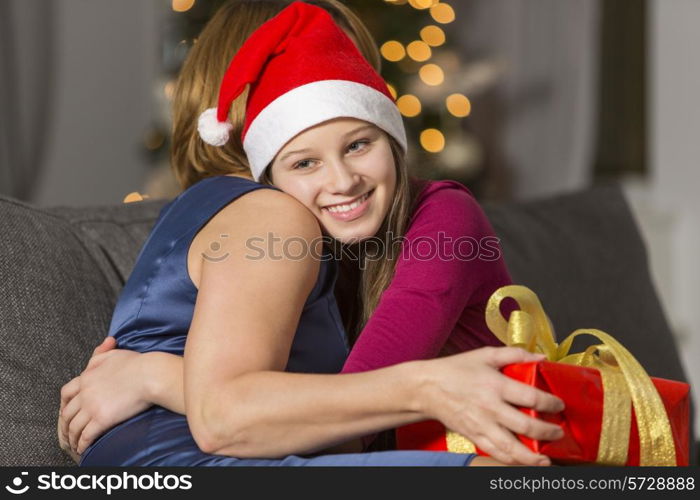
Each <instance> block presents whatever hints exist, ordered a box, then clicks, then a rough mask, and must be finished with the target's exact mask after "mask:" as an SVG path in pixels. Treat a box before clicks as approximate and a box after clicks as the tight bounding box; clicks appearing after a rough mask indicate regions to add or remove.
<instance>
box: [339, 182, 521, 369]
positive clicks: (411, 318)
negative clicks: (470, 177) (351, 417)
mask: <svg viewBox="0 0 700 500" xmlns="http://www.w3.org/2000/svg"><path fill="white" fill-rule="evenodd" d="M508 284H511V279H510V276H509V273H508V270H507V268H506V266H505V263H504V260H503V257H502V256H501V255H500V245H499V244H498V240H497V239H496V237H495V233H494V231H493V229H492V227H491V225H490V223H489V221H488V219H487V218H486V215H485V214H484V212H483V210H482V209H481V207H480V206H479V204H478V202H477V201H476V200H475V199H474V197H473V196H472V195H471V193H470V192H469V191H468V190H467V189H466V188H465V187H464V186H462V185H461V184H458V183H456V182H450V181H441V182H436V183H432V185H429V186H428V187H427V188H426V189H425V191H424V192H423V193H422V194H421V196H420V197H419V202H418V203H417V207H416V210H415V213H414V214H413V217H412V219H411V224H410V226H409V229H408V231H407V233H406V239H405V242H404V246H403V250H402V253H401V254H400V256H399V258H398V260H397V264H396V269H395V273H394V277H393V279H392V281H391V284H390V285H389V287H388V288H387V289H386V290H385V291H384V293H383V294H382V297H381V300H380V301H379V304H378V305H377V308H376V309H375V310H374V313H373V314H372V317H371V318H370V319H369V321H368V322H367V324H366V325H365V327H364V329H363V330H362V332H361V333H360V335H359V337H358V339H357V341H356V342H355V345H354V346H353V349H352V351H351V352H350V355H349V356H348V359H347V361H346V362H345V365H344V367H343V370H342V371H343V373H353V372H361V371H366V370H372V369H376V368H382V367H385V366H390V365H394V364H397V363H401V362H404V361H409V360H416V359H432V358H435V357H437V356H438V355H439V354H440V352H441V350H442V349H443V347H444V346H445V344H446V342H447V339H448V337H449V336H450V334H451V333H452V332H453V330H454V329H455V326H456V324H457V322H458V320H460V318H462V320H463V324H462V329H463V330H464V331H465V332H468V334H462V337H463V338H461V339H460V340H461V341H462V345H460V349H459V350H460V351H463V350H467V349H471V348H477V347H482V346H485V345H492V346H499V345H502V344H501V343H500V341H499V340H498V339H497V338H496V337H495V336H494V335H493V334H492V333H491V332H490V331H489V329H488V327H487V326H486V323H485V319H484V309H485V302H486V301H487V300H488V298H489V297H490V295H491V294H492V293H493V292H494V291H495V290H496V289H497V288H499V287H501V286H504V285H508ZM467 307H470V308H471V309H472V310H471V311H470V312H468V313H467V315H465V316H463V314H464V312H465V308H467Z"/></svg>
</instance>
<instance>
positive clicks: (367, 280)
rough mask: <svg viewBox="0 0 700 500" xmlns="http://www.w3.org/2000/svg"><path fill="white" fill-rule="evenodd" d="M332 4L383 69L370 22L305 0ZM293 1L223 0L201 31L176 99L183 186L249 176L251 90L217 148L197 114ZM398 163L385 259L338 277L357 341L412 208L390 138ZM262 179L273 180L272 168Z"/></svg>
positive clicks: (386, 280) (176, 157)
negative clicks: (248, 44) (246, 141)
mask: <svg viewBox="0 0 700 500" xmlns="http://www.w3.org/2000/svg"><path fill="white" fill-rule="evenodd" d="M305 1H306V3H309V4H313V5H316V6H318V7H321V8H323V9H325V10H327V11H328V12H329V13H330V14H331V15H332V16H333V19H334V20H335V22H336V23H337V24H338V25H339V26H340V27H341V28H343V29H344V30H345V31H346V32H348V33H349V34H350V35H351V36H352V37H353V38H354V41H355V42H356V43H357V45H358V48H359V50H360V52H361V53H362V55H363V56H364V57H365V58H366V59H367V60H368V61H369V63H370V64H371V65H372V66H373V67H374V68H375V70H376V71H377V72H378V73H379V72H380V71H381V58H380V55H379V51H378V50H377V45H376V43H375V41H374V39H373V38H372V35H371V34H370V33H369V31H368V30H367V27H366V26H365V25H364V24H363V23H362V21H361V20H360V19H359V18H358V17H357V16H356V15H355V14H354V13H353V12H352V11H351V10H350V9H348V8H347V7H346V6H345V5H343V4H342V3H341V2H340V1H338V0H305ZM289 3H291V0H233V1H230V2H228V3H226V4H224V5H223V6H222V7H221V8H220V9H219V10H218V11H217V12H216V14H215V15H214V16H213V17H212V19H211V20H210V21H209V22H208V23H207V25H206V27H205V28H204V29H203V30H202V32H201V34H200V35H199V38H198V39H197V43H196V44H195V45H194V46H193V47H192V49H191V51H190V53H189V54H188V56H187V59H186V60H185V63H184V65H183V67H182V70H181V71H180V75H179V77H178V80H177V85H176V89H175V94H174V98H173V130H172V148H171V157H170V158H171V167H172V169H173V171H174V174H175V178H176V179H177V181H178V183H179V184H180V186H181V188H182V189H183V190H184V189H187V188H188V187H190V186H192V185H193V184H195V183H196V182H198V181H200V180H202V179H204V178H206V177H210V176H214V175H223V174H237V175H241V176H246V177H251V178H252V175H251V172H250V168H249V164H248V159H247V157H246V154H245V152H244V150H243V144H242V142H241V132H242V128H243V121H244V118H245V105H246V101H247V97H248V91H247V90H245V91H244V92H243V93H242V94H241V95H240V96H239V97H238V98H237V99H236V100H235V101H234V102H233V105H232V106H231V112H230V115H229V121H230V122H231V124H232V125H233V130H232V131H231V134H230V139H229V142H228V143H227V144H226V145H225V146H223V147H214V146H210V145H209V144H206V143H205V142H204V141H202V140H201V139H200V137H199V135H198V133H197V119H198V117H199V115H200V114H201V113H202V112H203V111H204V110H205V109H207V108H210V107H212V106H214V105H216V102H217V98H218V92H219V85H220V82H221V80H222V79H223V76H224V73H225V72H226V68H227V67H228V64H229V62H230V60H231V59H232V58H233V56H234V54H235V53H236V52H237V51H238V50H239V49H240V47H241V46H242V45H243V42H245V40H246V39H247V38H248V37H249V36H250V35H251V34H252V33H253V32H254V31H255V30H256V29H257V28H258V27H259V26H260V25H261V24H263V23H264V22H265V21H267V20H269V19H271V18H273V17H274V16H275V15H277V14H278V13H279V12H280V11H281V10H282V9H284V7H286V6H287V5H288V4H289ZM389 139H390V143H391V150H392V154H393V156H394V162H395V166H396V172H397V176H396V179H397V181H396V192H395V195H394V200H393V203H392V205H391V207H390V209H389V211H388V213H387V216H386V218H385V220H384V222H383V223H382V226H381V228H380V230H379V232H378V233H377V237H378V238H380V239H383V240H384V247H385V249H386V250H385V252H386V253H385V254H384V255H385V258H381V259H366V260H365V261H364V262H362V264H363V265H362V266H360V265H353V263H351V262H347V261H345V262H342V261H341V266H340V267H341V279H339V280H338V287H337V289H336V296H337V297H338V305H339V306H340V309H341V312H342V316H343V323H344V326H345V328H346V331H347V333H348V335H349V336H350V337H351V339H352V340H353V341H354V339H355V338H356V336H357V334H358V333H359V332H360V331H361V330H362V328H363V326H364V324H365V323H366V322H367V320H368V319H369V317H370V316H371V315H372V313H373V312H374V309H375V308H376V307H377V304H378V303H379V299H380V298H381V294H382V293H383V292H384V290H386V289H387V287H388V286H389V284H390V283H391V279H392V277H393V275H394V269H395V267H396V258H397V256H398V254H399V252H400V247H397V245H392V244H391V241H389V238H390V237H393V238H402V237H403V236H404V234H405V232H406V228H407V226H408V222H409V219H410V216H411V214H412V213H413V208H414V207H413V205H414V203H415V199H416V195H417V193H416V187H415V186H414V185H413V184H412V183H411V182H409V178H408V171H407V167H406V161H405V157H404V154H403V151H402V149H401V147H400V146H399V144H398V143H397V142H396V141H395V140H394V139H393V138H392V137H391V136H389ZM260 181H261V182H268V183H269V182H271V181H270V179H269V177H268V176H267V174H264V175H263V177H262V178H261V179H260Z"/></svg>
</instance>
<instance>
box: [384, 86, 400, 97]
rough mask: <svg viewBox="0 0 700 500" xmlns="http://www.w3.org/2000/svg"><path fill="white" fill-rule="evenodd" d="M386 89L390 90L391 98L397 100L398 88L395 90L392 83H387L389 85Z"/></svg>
mask: <svg viewBox="0 0 700 500" xmlns="http://www.w3.org/2000/svg"><path fill="white" fill-rule="evenodd" d="M386 87H387V88H388V89H389V93H390V94H391V96H392V97H393V98H394V100H396V96H397V95H398V94H397V93H396V88H395V87H394V86H393V85H392V84H390V83H387V84H386Z"/></svg>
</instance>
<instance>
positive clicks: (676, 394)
mask: <svg viewBox="0 0 700 500" xmlns="http://www.w3.org/2000/svg"><path fill="white" fill-rule="evenodd" d="M503 373H504V374H506V375H508V376H509V377H511V378H514V379H516V380H519V381H521V382H524V383H526V384H528V385H532V386H534V387H537V388H539V389H542V390H544V391H547V392H550V393H552V394H554V395H556V396H558V397H559V398H561V399H562V400H563V401H564V403H565V405H566V408H565V409H564V411H562V412H560V413H557V414H547V413H540V412H537V411H535V410H532V409H529V408H523V409H521V411H523V412H524V413H526V414H527V415H530V416H532V417H536V418H540V419H542V420H545V421H548V422H553V423H556V424H558V425H560V426H561V427H562V429H563V430H564V433H565V435H564V437H563V438H561V439H559V440H557V441H537V440H533V439H530V438H527V437H524V436H518V437H519V439H520V441H522V442H523V444H525V445H526V446H527V447H528V448H530V449H531V450H533V451H535V452H538V453H541V454H544V455H547V456H548V457H550V458H551V459H552V461H553V462H556V463H560V464H581V463H595V462H596V458H597V455H598V447H599V439H600V435H601V428H602V418H603V384H602V380H601V376H600V372H599V371H598V370H597V369H594V368H589V367H585V366H575V365H569V364H564V363H553V362H549V361H541V362H538V363H522V364H514V365H509V366H506V367H504V369H503ZM651 381H652V383H653V385H654V387H655V388H656V390H657V391H658V393H659V396H660V397H661V400H662V402H663V406H664V408H665V410H666V414H667V415H668V420H669V423H670V425H671V433H672V437H673V442H674V445H675V450H676V464H677V465H688V454H689V450H688V448H689V437H690V436H689V426H688V422H689V402H688V393H689V386H688V384H685V383H682V382H676V381H672V380H665V379H661V378H653V377H652V378H651ZM630 420H631V421H630V438H629V446H628V450H627V462H626V465H639V461H640V459H639V455H640V447H639V435H638V427H637V419H636V415H635V412H634V409H632V412H631V419H630ZM451 434H452V436H454V433H451ZM452 436H450V437H449V438H448V432H447V430H446V429H445V427H444V426H443V425H442V424H441V423H440V422H437V421H434V420H433V421H425V422H419V423H416V424H411V425H406V426H403V427H400V428H399V429H397V430H396V441H397V447H398V449H402V450H408V449H418V450H443V451H462V452H464V451H467V450H466V449H464V448H463V447H462V449H455V446H457V448H459V445H460V443H461V444H462V445H463V444H464V443H465V440H464V439H463V438H461V439H459V436H457V438H458V439H457V440H456V441H455V440H454V439H453V438H452ZM467 444H469V443H468V442H467ZM476 452H477V453H479V454H481V455H485V453H483V452H482V451H481V450H478V449H477V450H476Z"/></svg>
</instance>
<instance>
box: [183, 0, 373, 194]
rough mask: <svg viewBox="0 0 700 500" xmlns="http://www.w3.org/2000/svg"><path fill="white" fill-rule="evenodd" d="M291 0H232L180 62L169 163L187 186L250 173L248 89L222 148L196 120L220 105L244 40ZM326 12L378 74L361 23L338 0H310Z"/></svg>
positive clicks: (233, 110)
mask: <svg viewBox="0 0 700 500" xmlns="http://www.w3.org/2000/svg"><path fill="white" fill-rule="evenodd" d="M290 3H291V0H234V1H230V2H227V3H226V4H224V5H223V6H222V7H221V8H220V9H219V10H218V11H217V12H216V14H214V16H213V17H212V18H211V20H210V21H209V22H208V23H207V25H206V27H205V28H204V29H203V30H202V32H201V34H200V35H199V37H198V39H197V43H195V44H194V46H193V47H192V49H191V50H190V53H189V54H188V56H187V59H186V60H185V63H184V64H183V66H182V69H181V71H180V75H179V77H178V79H177V84H176V88H175V93H174V97H173V129H172V138H171V139H172V147H171V150H170V165H171V168H172V169H173V173H174V175H175V178H176V179H177V182H178V184H179V185H180V187H181V188H182V189H183V190H184V189H187V188H188V187H190V186H191V185H193V184H194V183H196V182H197V181H200V180H202V179H204V178H205V177H210V176H213V175H222V174H237V175H242V176H247V177H252V176H251V173H250V168H249V165H248V159H247V157H246V154H245V152H244V151H243V144H242V142H241V132H242V129H243V120H244V118H245V104H246V100H247V97H248V90H247V89H246V90H245V91H244V92H243V93H242V94H241V95H240V96H239V97H238V98H237V99H236V100H235V101H234V102H233V105H232V106H231V113H230V115H229V121H230V122H231V124H232V125H233V130H232V131H231V138H230V140H229V142H228V143H227V144H226V145H225V146H223V147H215V146H210V145H209V144H206V143H205V142H204V141H202V140H201V139H200V138H199V135H198V133H197V119H198V118H199V115H200V114H201V113H202V112H203V111H204V110H205V109H207V108H211V107H213V106H215V105H216V103H217V100H218V93H219V86H220V83H221V80H222V79H223V76H224V73H225V72H226V68H227V67H228V64H229V62H230V61H231V59H232V58H233V56H234V54H235V53H236V52H237V51H238V50H239V49H240V47H241V46H242V45H243V42H245V40H246V39H247V38H248V37H249V36H250V35H251V34H252V33H253V32H254V31H255V30H256V29H257V28H258V27H259V26H260V25H262V24H263V23H264V22H265V21H268V20H269V19H271V18H273V17H274V16H276V15H277V14H278V13H279V12H280V11H281V10H282V9H284V8H285V7H286V6H287V5H289V4H290ZM306 3H309V4H313V5H316V6H318V7H321V8H323V9H325V10H327V11H328V12H329V13H330V14H331V16H332V17H333V19H334V20H335V22H336V23H337V24H338V25H339V26H340V27H341V28H343V29H344V30H345V31H346V32H348V33H349V34H350V35H351V36H352V37H353V38H354V39H355V42H356V43H357V45H358V48H359V49H360V52H361V53H362V55H363V56H364V57H365V58H366V59H367V60H368V61H369V63H370V64H371V65H372V66H373V67H374V68H375V69H376V70H377V72H380V70H381V67H380V61H381V58H380V56H379V51H378V50H377V46H376V43H375V41H374V39H373V38H372V35H371V34H370V33H369V31H368V30H367V28H366V27H365V25H364V24H363V23H362V21H361V20H360V19H359V18H358V17H357V16H356V15H355V14H354V13H353V12H352V11H351V10H350V9H349V8H347V7H346V6H345V5H343V4H342V3H341V2H339V1H338V0H307V1H306Z"/></svg>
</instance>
